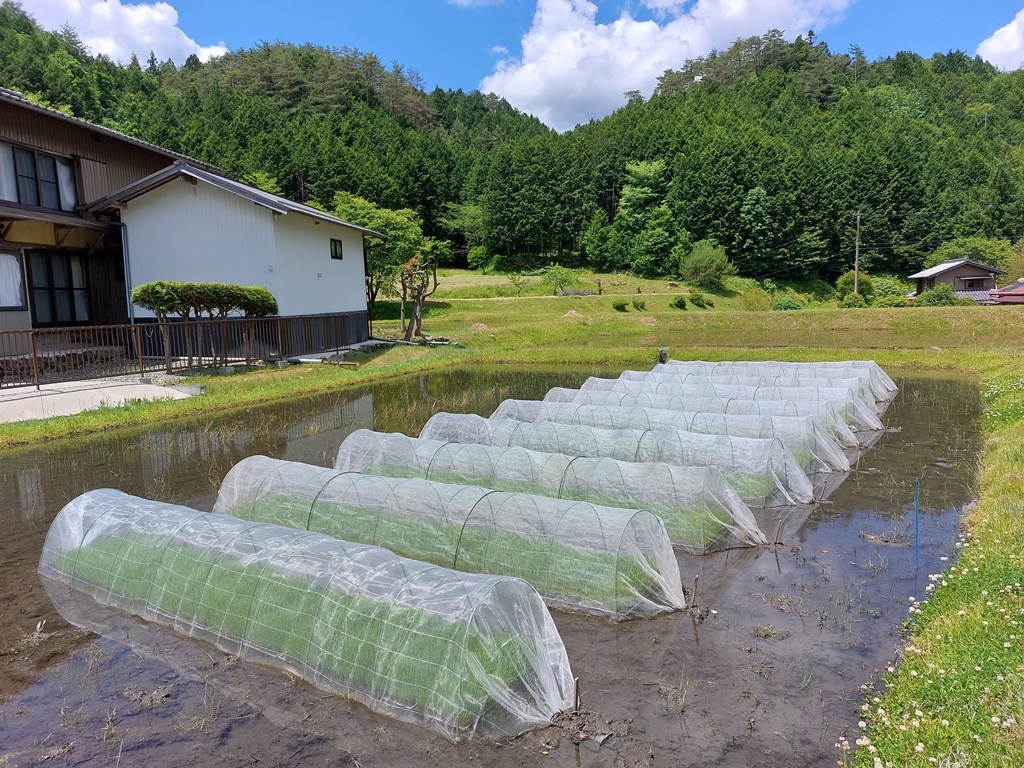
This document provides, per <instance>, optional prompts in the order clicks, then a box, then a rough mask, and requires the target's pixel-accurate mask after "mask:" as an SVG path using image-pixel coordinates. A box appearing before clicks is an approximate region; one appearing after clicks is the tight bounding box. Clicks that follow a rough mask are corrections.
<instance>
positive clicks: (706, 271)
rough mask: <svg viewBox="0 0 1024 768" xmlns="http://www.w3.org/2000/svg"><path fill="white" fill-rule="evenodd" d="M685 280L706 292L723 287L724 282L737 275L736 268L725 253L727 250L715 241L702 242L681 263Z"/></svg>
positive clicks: (680, 266)
mask: <svg viewBox="0 0 1024 768" xmlns="http://www.w3.org/2000/svg"><path fill="white" fill-rule="evenodd" d="M679 273H680V275H682V277H683V279H684V280H686V281H687V282H689V283H691V284H692V285H695V286H697V287H698V288H703V289H704V290H706V291H712V290H717V289H719V288H721V287H722V281H723V280H724V279H725V278H727V277H730V276H732V275H735V274H736V267H735V266H734V265H733V263H732V262H731V261H729V257H728V256H727V255H726V253H725V248H723V247H721V246H720V245H718V244H717V243H716V242H715V241H714V240H700V241H698V242H696V243H694V244H693V250H691V251H690V253H689V254H687V255H686V256H685V257H684V258H683V259H682V260H681V261H680V263H679Z"/></svg>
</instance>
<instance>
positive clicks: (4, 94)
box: [0, 87, 222, 173]
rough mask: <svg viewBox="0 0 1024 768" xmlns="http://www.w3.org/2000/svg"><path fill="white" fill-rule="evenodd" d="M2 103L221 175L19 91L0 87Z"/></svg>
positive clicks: (213, 167) (180, 155) (182, 157)
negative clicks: (39, 102)
mask: <svg viewBox="0 0 1024 768" xmlns="http://www.w3.org/2000/svg"><path fill="white" fill-rule="evenodd" d="M2 102H7V103H8V104H15V105H17V106H19V107H21V108H23V109H28V110H30V111H32V112H38V113H40V114H43V115H46V116H47V117H52V118H54V119H57V120H61V121H63V122H65V123H71V124H72V125H77V126H79V127H81V128H85V129H87V130H90V131H94V132H96V133H101V134H103V135H104V136H110V137H112V138H115V139H117V140H119V141H125V142H127V143H129V144H134V145H135V146H138V147H144V148H145V149H148V150H150V151H151V152H155V153H157V154H159V155H163V156H164V157H167V158H168V159H170V160H184V161H185V162H188V163H191V164H193V165H195V166H196V167H201V168H205V169H207V170H209V171H213V172H214V173H222V171H221V170H220V168H218V167H217V166H215V165H210V164H209V163H203V162H200V161H199V160H195V159H194V158H191V157H188V156H187V155H182V154H180V153H178V152H172V151H171V150H169V149H164V148H163V147H158V146H157V145H156V144H150V143H149V142H148V141H143V140H142V139H136V138H134V137H132V136H129V135H128V134H126V133H121V132H120V131H115V130H113V129H112V128H104V127H103V126H102V125H96V123H90V122H89V121H88V120H83V119H82V118H80V117H74V116H72V115H66V114H64V113H63V112H61V111H59V110H56V109H54V108H53V107H46V106H43V105H42V104H36V103H35V102H34V101H30V100H29V99H28V97H27V96H25V94H23V93H21V91H15V90H14V89H12V88H3V87H0V103H2Z"/></svg>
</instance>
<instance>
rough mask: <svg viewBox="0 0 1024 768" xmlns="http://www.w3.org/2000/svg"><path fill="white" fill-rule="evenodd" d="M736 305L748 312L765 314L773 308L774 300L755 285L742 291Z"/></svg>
mask: <svg viewBox="0 0 1024 768" xmlns="http://www.w3.org/2000/svg"><path fill="white" fill-rule="evenodd" d="M736 304H737V305H738V306H739V308H740V309H743V310H745V311H747V312H765V311H767V310H769V309H771V308H772V299H771V296H769V295H768V293H767V291H765V290H764V289H763V288H762V287H761V286H759V285H757V284H756V283H755V284H754V285H753V286H752V287H750V288H746V289H744V290H742V291H740V295H739V296H738V297H737V299H736Z"/></svg>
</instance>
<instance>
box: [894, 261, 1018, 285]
mask: <svg viewBox="0 0 1024 768" xmlns="http://www.w3.org/2000/svg"><path fill="white" fill-rule="evenodd" d="M964 264H970V265H972V266H975V267H978V269H981V270H984V271H985V272H986V273H988V272H991V273H994V274H996V275H1005V274H1006V270H1005V269H999V267H990V266H989V265H988V264H982V263H980V262H977V261H971V260H970V259H947V260H946V261H944V262H942V263H941V264H936V265H935V266H934V267H929V268H928V269H924V270H921V271H920V272H916V273H914V274H913V275H909V276H908V277H907V279H908V280H920V279H924V278H928V277H935V276H936V275H941V274H943V273H944V272H948V271H949V270H951V269H956V268H957V267H961V266H963V265H964Z"/></svg>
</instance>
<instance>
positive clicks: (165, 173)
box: [89, 160, 387, 240]
mask: <svg viewBox="0 0 1024 768" xmlns="http://www.w3.org/2000/svg"><path fill="white" fill-rule="evenodd" d="M181 176H188V177H189V178H193V179H197V180H199V181H204V182H206V183H207V184H212V185H214V186H215V187H219V188H220V189H223V190H224V191H226V192H230V193H231V194H234V195H238V196H239V197H243V198H245V199H246V200H250V201H252V202H253V203H256V205H262V206H263V207H264V208H269V209H270V210H272V211H274V213H279V214H282V215H284V214H287V213H301V214H303V215H305V216H311V217H312V218H314V219H320V220H321V221H328V222H330V223H332V224H342V225H344V226H346V227H350V228H352V229H355V230H358V231H360V232H362V233H363V234H365V235H369V236H370V237H377V238H380V239H381V240H387V237H386V236H385V235H382V234H381V233H379V232H374V231H373V230H372V229H367V228H366V227H360V226H358V225H356V224H352V223H351V222H348V221H345V220H344V219H339V218H338V217H336V216H331V215H330V214H329V213H324V212H323V211H321V210H319V209H317V208H313V207H311V206H308V205H303V204H302V203H296V202H294V201H292V200H288V199H287V198H284V197H280V196H278V195H272V194H270V193H269V192H264V191H263V190H262V189H257V188H256V187H250V186H248V185H247V184H242V183H241V182H238V181H232V180H231V179H228V178H225V177H224V176H218V175H217V174H214V173H210V172H209V171H204V170H203V169H201V168H196V167H194V166H192V165H189V164H188V163H186V162H183V161H181V160H176V161H175V162H174V164H173V165H169V166H168V167H167V168H164V169H163V170H161V171H157V172H156V173H153V174H150V175H149V176H147V177H146V178H144V179H140V180H139V181H137V182H135V183H134V184H130V185H129V186H127V187H125V188H124V189H121V190H119V191H117V192H115V193H114V194H112V195H110V196H109V197H106V198H104V199H103V200H98V201H96V202H95V203H93V204H92V205H90V206H89V210H90V211H93V212H97V211H103V210H107V209H110V208H115V207H117V205H119V204H121V203H126V202H128V201H129V200H132V199H134V198H136V197H139V196H140V195H144V194H146V193H147V192H149V191H151V190H153V189H156V188H157V187H160V186H163V185H164V184H166V183H167V182H169V181H171V180H173V179H177V178H179V177H181Z"/></svg>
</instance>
